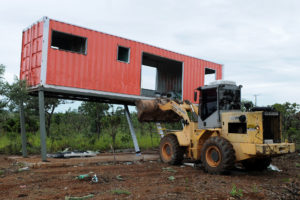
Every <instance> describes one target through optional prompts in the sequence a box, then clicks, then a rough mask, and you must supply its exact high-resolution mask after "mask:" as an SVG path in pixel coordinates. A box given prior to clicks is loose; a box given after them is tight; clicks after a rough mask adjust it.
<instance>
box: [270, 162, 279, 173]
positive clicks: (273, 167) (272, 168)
mask: <svg viewBox="0 0 300 200" xmlns="http://www.w3.org/2000/svg"><path fill="white" fill-rule="evenodd" d="M268 169H269V170H271V171H276V172H282V170H280V169H278V167H276V166H275V165H272V164H270V165H269V166H268Z"/></svg>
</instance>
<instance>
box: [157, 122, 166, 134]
mask: <svg viewBox="0 0 300 200" xmlns="http://www.w3.org/2000/svg"><path fill="white" fill-rule="evenodd" d="M156 127H157V131H158V134H159V135H160V137H161V138H163V137H164V135H165V133H164V131H163V128H162V126H161V124H160V123H159V122H157V123H156Z"/></svg>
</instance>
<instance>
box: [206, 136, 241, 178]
mask: <svg viewBox="0 0 300 200" xmlns="http://www.w3.org/2000/svg"><path fill="white" fill-rule="evenodd" d="M201 161H202V164H203V167H204V170H205V171H206V172H208V173H210V174H224V173H227V172H228V170H230V169H232V168H233V166H234V162H235V151H234V149H233V146H232V144H231V143H230V142H229V141H228V140H226V139H225V138H222V137H219V136H217V137H211V138H209V139H207V140H206V141H205V143H204V145H203V147H202V151H201Z"/></svg>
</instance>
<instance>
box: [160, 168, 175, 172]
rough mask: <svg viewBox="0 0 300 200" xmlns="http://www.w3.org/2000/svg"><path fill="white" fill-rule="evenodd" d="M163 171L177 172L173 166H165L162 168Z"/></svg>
mask: <svg viewBox="0 0 300 200" xmlns="http://www.w3.org/2000/svg"><path fill="white" fill-rule="evenodd" d="M162 170H163V171H168V172H177V171H176V170H175V169H173V168H172V167H163V168H162Z"/></svg>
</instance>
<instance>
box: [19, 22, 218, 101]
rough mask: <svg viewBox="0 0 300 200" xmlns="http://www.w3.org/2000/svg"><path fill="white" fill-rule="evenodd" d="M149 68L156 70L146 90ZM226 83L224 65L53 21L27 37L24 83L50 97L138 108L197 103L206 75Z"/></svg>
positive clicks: (28, 31)
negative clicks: (143, 103) (146, 102)
mask: <svg viewBox="0 0 300 200" xmlns="http://www.w3.org/2000/svg"><path fill="white" fill-rule="evenodd" d="M143 67H150V68H151V69H154V72H155V78H154V82H153V87H152V88H150V89H149V88H142V82H143V79H145V77H143V75H142V74H143V73H142V69H143ZM206 74H215V79H216V80H219V79H222V65H221V64H217V63H214V62H210V61H206V60H202V59H198V58H194V57H191V56H187V55H183V54H179V53H175V52H172V51H168V50H164V49H161V48H158V47H155V46H152V45H148V44H145V43H141V42H136V41H133V40H129V39H125V38H121V37H118V36H113V35H110V34H106V33H102V32H99V31H95V30H91V29H87V28H83V27H79V26H75V25H72V24H68V23H64V22H59V21H56V20H53V19H49V18H47V17H44V18H42V19H41V20H39V21H38V22H36V23H34V24H33V25H31V26H30V27H29V28H27V29H25V30H24V31H23V38H22V53H21V67H20V79H26V80H27V82H28V84H29V86H30V92H37V91H38V90H39V88H42V89H43V90H44V91H45V95H46V96H54V97H58V98H66V99H77V100H99V101H104V102H111V103H122V104H129V105H130V104H134V101H135V100H137V99H141V98H153V97H155V96H160V95H171V96H172V97H176V98H179V99H183V100H185V99H188V100H190V101H192V102H193V91H194V89H196V88H198V87H199V86H202V85H204V82H205V75H206Z"/></svg>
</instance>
